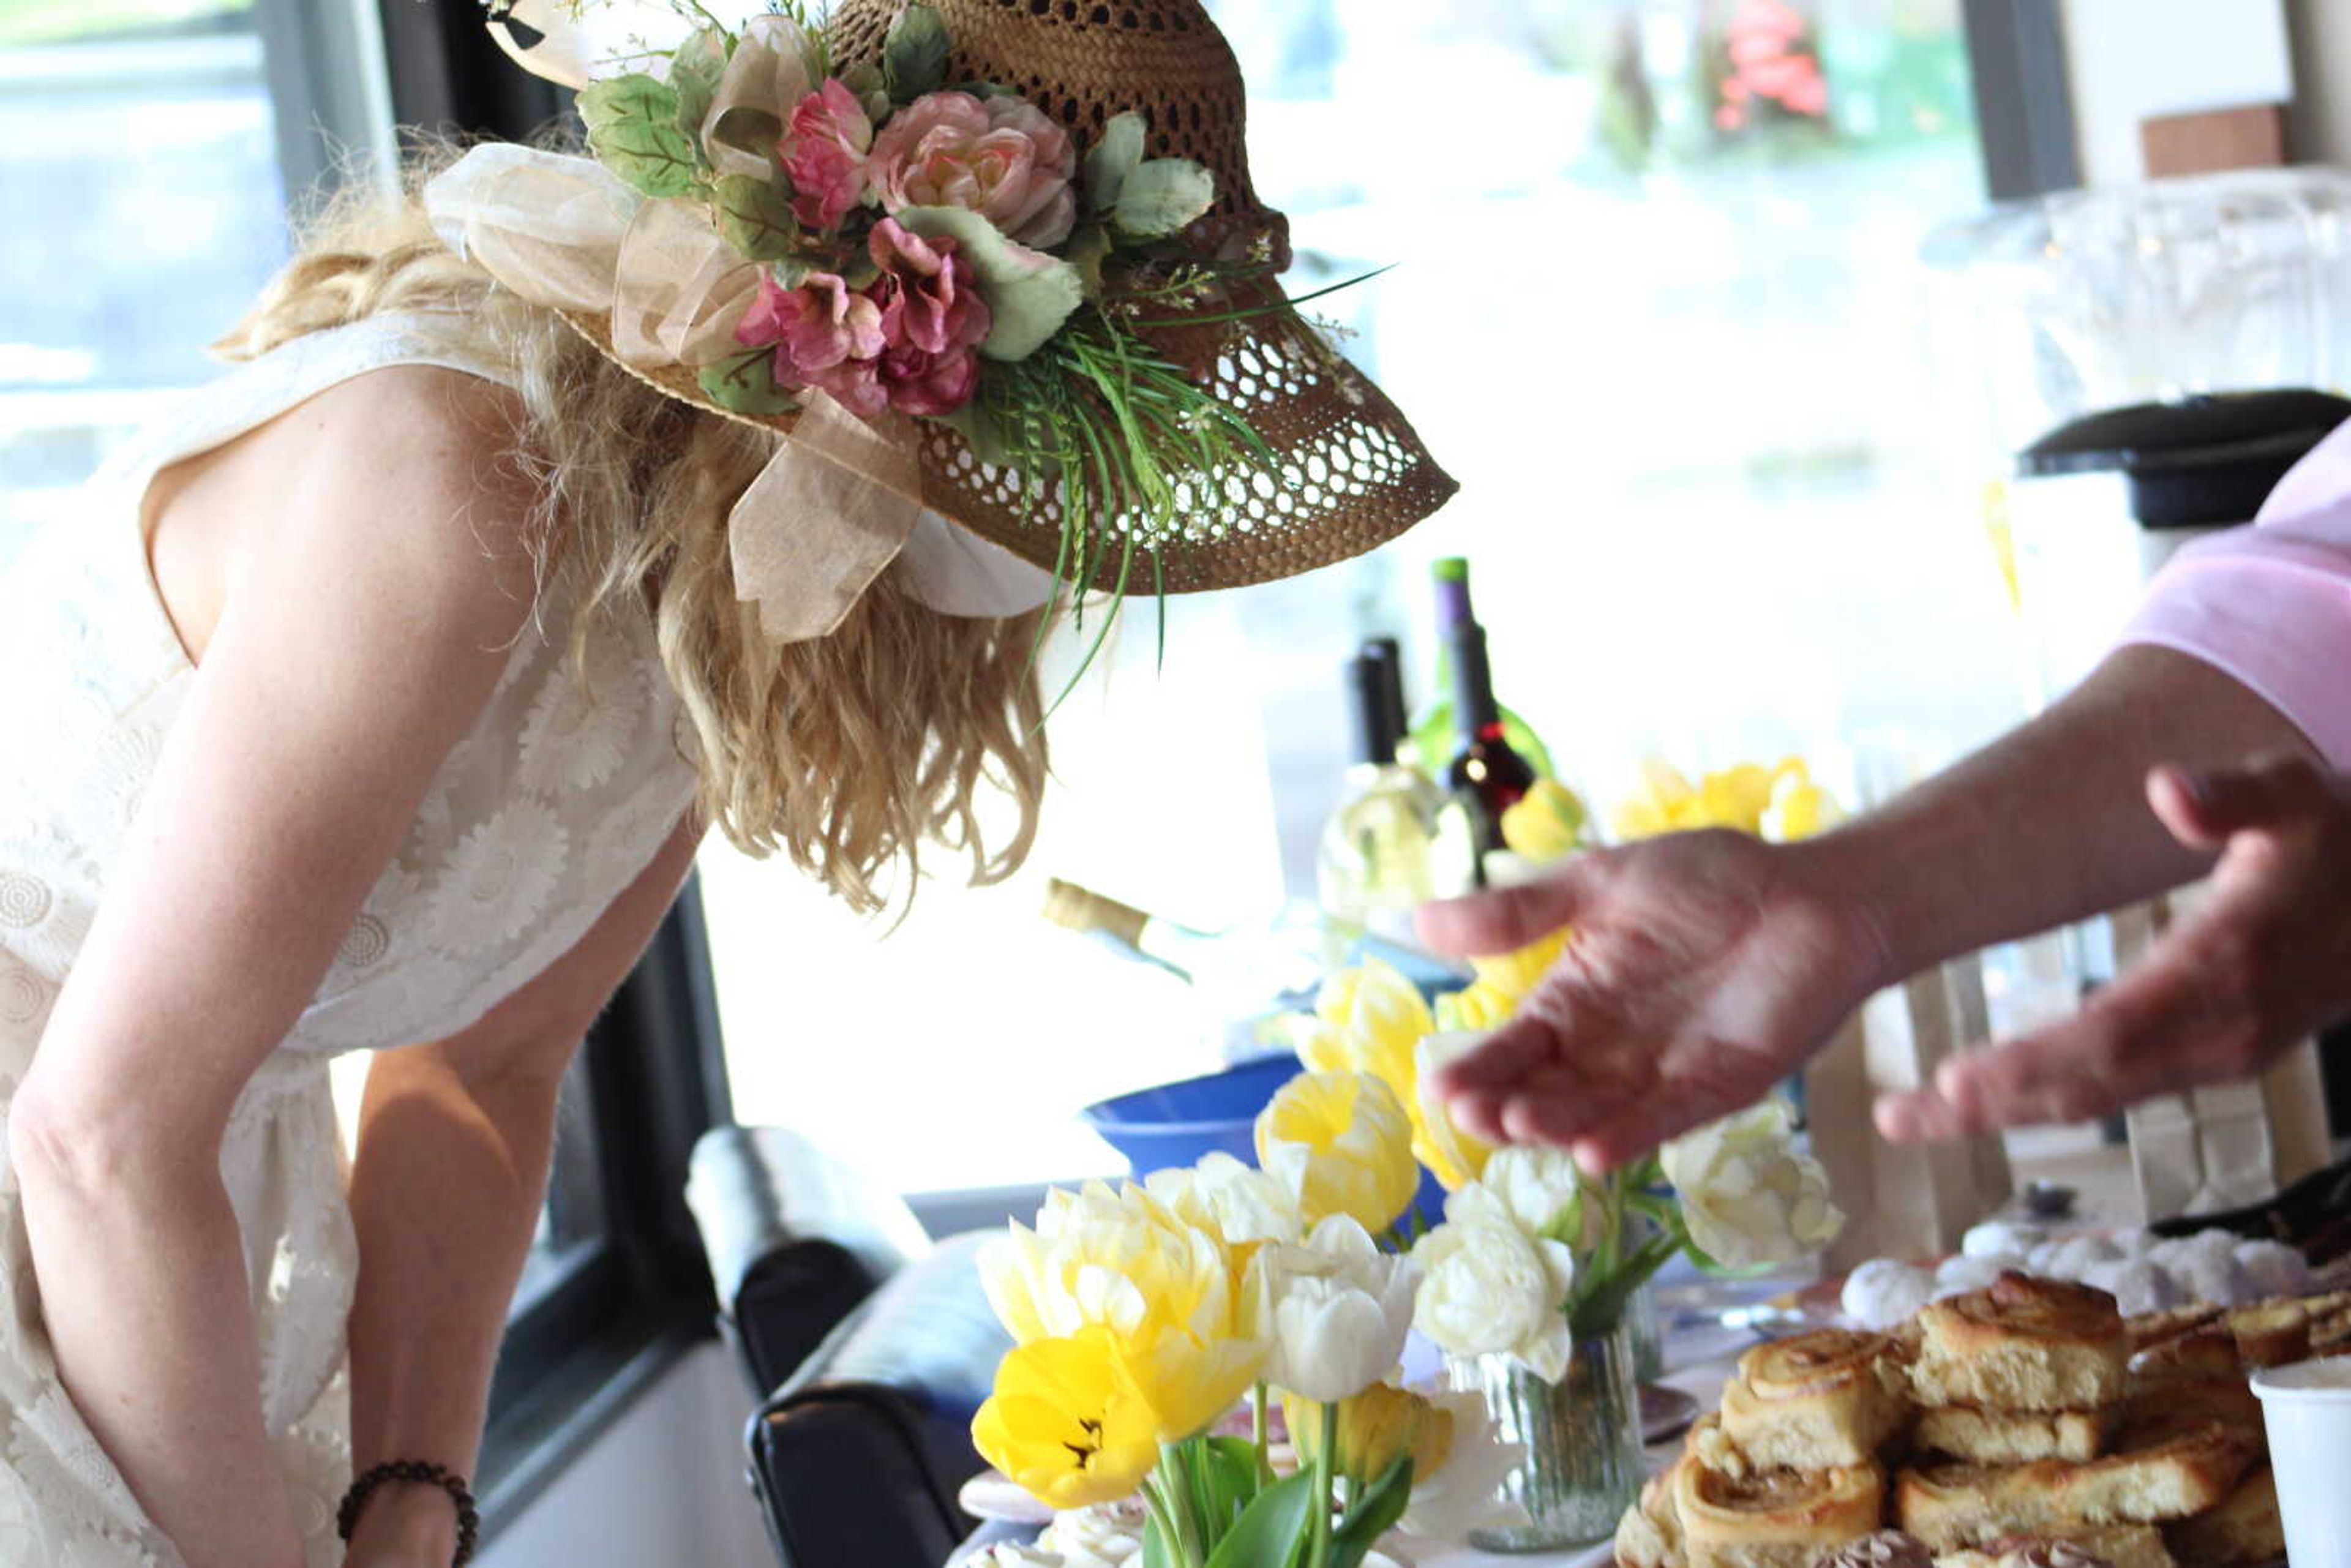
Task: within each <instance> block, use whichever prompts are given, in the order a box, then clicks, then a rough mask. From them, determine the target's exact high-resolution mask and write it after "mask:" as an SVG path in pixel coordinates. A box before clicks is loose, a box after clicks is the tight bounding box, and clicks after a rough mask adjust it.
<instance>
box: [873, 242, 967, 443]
mask: <svg viewBox="0 0 2351 1568" xmlns="http://www.w3.org/2000/svg"><path fill="white" fill-rule="evenodd" d="M866 249H867V252H868V254H870V255H871V256H872V257H873V265H874V266H876V267H880V268H881V269H882V276H881V277H879V278H878V279H876V280H875V282H874V284H873V287H872V298H873V299H874V300H876V301H878V302H879V303H880V306H881V311H882V315H881V329H882V338H883V343H884V345H885V346H884V347H883V350H882V364H881V381H882V385H883V389H884V390H885V391H886V392H888V394H889V398H890V405H891V406H892V407H893V408H896V409H901V410H903V411H904V412H905V413H914V414H926V415H931V416H934V417H935V416H937V415H940V414H947V413H954V412H955V411H956V410H957V409H959V408H961V407H962V406H963V405H964V404H965V403H967V402H970V401H971V394H972V392H973V391H974V390H975V389H976V388H977V386H978V385H979V358H978V355H977V352H976V351H975V350H977V349H978V347H979V345H980V343H981V341H982V340H985V339H986V338H987V329H988V328H989V327H990V326H991V325H993V319H992V318H991V317H990V316H989V314H988V309H987V300H985V299H982V298H980V297H979V290H978V287H977V278H976V277H974V276H973V273H972V269H971V263H970V262H969V261H967V260H966V259H965V258H964V257H963V256H961V255H960V254H959V253H958V250H957V247H956V242H955V241H954V240H952V239H947V238H945V237H941V238H937V239H925V238H923V237H922V236H921V235H915V234H910V233H908V232H907V231H906V230H905V229H904V228H903V227H901V226H900V225H899V224H898V221H897V220H896V219H895V218H883V220H882V221H881V222H880V223H878V224H875V225H873V233H872V235H871V236H869V238H868V239H867V241H866Z"/></svg>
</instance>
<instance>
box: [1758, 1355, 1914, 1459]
mask: <svg viewBox="0 0 2351 1568" xmlns="http://www.w3.org/2000/svg"><path fill="white" fill-rule="evenodd" d="M1891 1349H1892V1347H1891V1345H1890V1344H1889V1343H1888V1342H1887V1340H1886V1337H1885V1336H1884V1335H1882V1334H1874V1333H1855V1332H1854V1331H1852V1330H1848V1329H1823V1330H1820V1331H1818V1332H1817V1333H1805V1334H1798V1335H1796V1336H1794V1337H1793V1338H1791V1339H1783V1340H1779V1341H1776V1342H1774V1343H1770V1344H1760V1345H1757V1346H1756V1347H1755V1348H1754V1349H1752V1350H1750V1351H1749V1352H1748V1353H1747V1354H1745V1355H1742V1356H1740V1358H1739V1373H1738V1375H1737V1376H1735V1377H1733V1378H1732V1379H1731V1380H1730V1382H1729V1385H1726V1386H1725V1387H1724V1389H1723V1391H1722V1431H1723V1435H1724V1436H1725V1437H1728V1438H1729V1439H1730V1441H1731V1442H1732V1443H1733V1444H1735V1445H1737V1447H1738V1448H1739V1449H1740V1451H1741V1452H1742V1453H1744V1454H1745V1455H1746V1456H1747V1458H1748V1460H1749V1462H1750V1463H1751V1464H1753V1465H1755V1466H1756V1467H1757V1468H1759V1469H1792V1470H1825V1469H1834V1468H1835V1467H1838V1466H1850V1465H1864V1464H1867V1463H1869V1462H1870V1461H1871V1460H1873V1459H1875V1458H1876V1457H1877V1450H1878V1449H1879V1448H1882V1447H1884V1446H1885V1444H1886V1440H1887V1439H1888V1438H1890V1437H1894V1436H1895V1434H1896V1433H1897V1432H1899V1431H1901V1429H1902V1427H1903V1425H1904V1423H1905V1422H1906V1420H1907V1418H1908V1402H1907V1400H1906V1399H1905V1398H1904V1397H1903V1395H1904V1388H1903V1381H1904V1380H1903V1376H1902V1372H1901V1369H1900V1367H1899V1366H1898V1364H1896V1362H1895V1361H1894V1359H1893V1357H1892V1355H1891V1354H1890V1352H1891Z"/></svg>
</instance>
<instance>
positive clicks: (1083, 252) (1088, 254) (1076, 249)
mask: <svg viewBox="0 0 2351 1568" xmlns="http://www.w3.org/2000/svg"><path fill="white" fill-rule="evenodd" d="M1110 252H1111V243H1110V231H1109V230H1108V229H1106V228H1104V227H1102V225H1100V224H1080V225H1078V231H1077V233H1075V234H1073V235H1071V236H1070V243H1069V244H1068V245H1066V246H1062V247H1061V259H1062V260H1064V261H1066V262H1068V263H1069V264H1070V265H1071V267H1076V268H1077V269H1078V281H1079V282H1080V283H1081V284H1082V285H1083V286H1084V287H1085V291H1086V298H1089V299H1099V298H1102V263H1103V262H1105V261H1108V260H1109V259H1110Z"/></svg>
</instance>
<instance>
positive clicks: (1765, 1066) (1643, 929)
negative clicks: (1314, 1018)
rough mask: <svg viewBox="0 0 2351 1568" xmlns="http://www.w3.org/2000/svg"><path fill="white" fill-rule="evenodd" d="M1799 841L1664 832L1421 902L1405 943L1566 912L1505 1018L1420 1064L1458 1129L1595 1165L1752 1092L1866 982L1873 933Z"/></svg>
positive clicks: (1524, 932) (1634, 1151)
mask: <svg viewBox="0 0 2351 1568" xmlns="http://www.w3.org/2000/svg"><path fill="white" fill-rule="evenodd" d="M1816 865H1817V862H1816V861H1815V859H1814V858H1813V856H1811V855H1810V854H1809V853H1808V852H1806V851H1805V849H1804V847H1803V846H1801V845H1798V846H1782V845H1772V844H1766V843H1762V842H1761V841H1757V840H1755V839H1752V838H1750V837H1748V836H1746V835H1745V834H1742V833H1734V832H1728V831H1708V832H1693V833H1675V834H1670V835H1667V836H1666V837H1663V838H1658V839H1652V840H1648V841H1645V842H1642V843H1638V844H1633V845H1630V846H1627V847H1625V848H1622V849H1613V850H1600V851H1595V852H1592V853H1589V854H1583V855H1579V856H1577V857H1575V858H1574V859H1573V860H1570V861H1568V862H1565V863H1563V864H1562V865H1561V866H1560V867H1559V868H1558V869H1556V870H1554V871H1552V872H1551V873H1548V874H1547V875H1546V876H1544V877H1543V878H1542V879H1541V881H1538V882H1533V883H1526V884H1523V885H1521V886H1518V887H1512V888H1507V889H1502V890H1500V891H1497V892H1493V893H1488V894H1478V895H1475V896H1473V897H1469V898H1464V899H1457V900H1454V901H1452V902H1449V903H1445V904H1432V905H1430V906H1428V907H1427V908H1426V909H1424V910H1423V911H1422V912H1421V915H1420V931H1421V936H1422V938H1423V939H1424V940H1425V941H1426V942H1427V943H1428V944H1429V945H1430V946H1434V947H1437V948H1438V949H1439V950H1441V951H1444V952H1448V953H1463V954H1477V955H1483V954H1492V953H1501V952H1507V951H1510V950H1511V949H1513V948H1517V947H1520V946H1524V945H1525V944H1527V943H1529V942H1531V941H1534V940H1535V939H1537V938H1538V937H1541V936H1545V935H1548V934H1549V933H1551V932H1552V931H1555V930H1557V929H1558V928H1559V927H1561V926H1562V925H1573V927H1574V935H1573V936H1572V937H1571V938H1570V940H1569V942H1568V945H1567V947H1566V950H1565V951H1564V952H1563V953H1562V955H1561V956H1560V958H1559V961H1558V962H1557V963H1556V964H1555V965H1553V966H1552V970H1551V973H1550V974H1549V975H1547V976H1545V977H1544V978H1543V980H1542V982H1541V985H1539V986H1538V987H1537V988H1535V990H1534V991H1533V992H1532V993H1531V995H1530V996H1529V997H1528V998H1527V1000H1526V1001H1525V1003H1524V1004H1523V1005H1522V1006H1521V1007H1520V1009H1519V1012H1518V1014H1517V1016H1516V1017H1514V1018H1513V1019H1511V1020H1510V1022H1509V1023H1508V1024H1505V1025H1504V1026H1503V1027H1502V1028H1500V1029H1499V1030H1496V1031H1495V1032H1494V1034H1493V1037H1492V1038H1491V1039H1489V1040H1487V1041H1486V1042H1485V1043H1484V1044H1483V1045H1482V1046H1480V1047H1479V1049H1478V1050H1477V1051H1474V1052H1472V1053H1471V1054H1469V1055H1468V1056H1466V1057H1464V1058H1462V1059H1461V1060H1459V1061H1456V1062H1454V1063H1453V1064H1452V1065H1451V1066H1450V1067H1448V1068H1447V1069H1446V1070H1445V1071H1443V1072H1442V1073H1441V1074H1440V1075H1439V1077H1438V1080H1437V1085H1436V1091H1437V1094H1438V1095H1439V1097H1440V1098H1442V1099H1443V1100H1444V1101H1445V1103H1447V1108H1448V1110H1449V1111H1450V1112H1451V1113H1452V1115H1453V1117H1454V1119H1455V1120H1456V1122H1458V1124H1460V1125H1461V1126H1462V1127H1463V1128H1464V1129H1465V1130H1467V1131H1468V1132H1470V1133H1472V1134H1476V1135H1477V1136H1479V1137H1481V1138H1485V1139H1487V1140H1489V1141H1492V1142H1509V1143H1538V1144H1551V1145H1558V1146H1561V1147H1564V1148H1567V1149H1569V1150H1571V1151H1572V1152H1573V1154H1574V1155H1575V1158H1576V1160H1577V1161H1578V1163H1579V1164H1581V1165H1582V1166H1584V1168H1586V1169H1587V1170H1590V1171H1593V1172H1594V1173H1598V1172H1600V1171H1604V1170H1606V1169H1609V1168H1611V1167H1613V1166H1618V1165H1622V1164H1625V1162H1627V1161H1629V1160H1632V1159H1635V1158H1637V1157H1639V1156H1640V1155H1644V1154H1646V1153H1647V1152H1648V1151H1649V1150H1651V1149H1652V1148H1655V1147H1656V1145H1658V1144H1660V1143H1662V1142H1664V1141H1665V1140H1666V1139H1667V1138H1669V1137H1672V1136H1674V1135H1676V1134H1680V1133H1683V1132H1686V1131H1687V1130H1688V1129H1690V1128H1692V1127H1695V1126H1698V1125H1699V1124H1702V1123H1706V1122H1710V1121H1712V1120H1714V1119H1715V1118H1717V1117H1719V1116H1723V1115H1726V1114H1728V1113H1730V1112H1732V1111H1735V1110H1738V1109H1740V1107H1742V1106H1744V1105H1747V1104H1750V1103H1753V1102H1754V1101H1755V1100H1757V1099H1759V1098H1760V1097H1761V1096H1762V1095H1763V1094H1764V1093H1765V1092H1768V1091H1769V1090H1770V1089H1771V1086H1772V1084H1773V1083H1775V1082H1778V1081H1779V1080H1780V1079H1781V1078H1782V1077H1784V1076H1785V1075H1786V1074H1788V1073H1789V1072H1791V1071H1793V1070H1794V1069H1795V1068H1796V1067H1797V1066H1798V1065H1799V1064H1800V1063H1802V1061H1803V1060H1804V1058H1805V1057H1806V1056H1808V1055H1810V1054H1811V1053H1812V1051H1813V1050H1814V1049H1815V1048H1816V1047H1818V1046H1819V1045H1820V1044H1821V1043H1822V1041H1823V1040H1825V1039H1827V1037H1828V1036H1829V1034H1830V1033H1831V1032H1832V1031H1834V1030H1835V1029H1836V1027H1837V1025H1838V1024H1839V1023H1841V1022H1842V1021H1843V1020H1844V1018H1845V1016H1846V1015H1847V1014H1848V1013H1850V1012H1851V1011H1852V1010H1853V1009H1854V1008H1855V1007H1856V1006H1858V1005H1859V1004H1860V1003H1861V1001H1862V1000H1863V999H1864V998H1865V997H1867V996H1868V994H1869V992H1870V991H1871V990H1872V989H1873V988H1875V986H1876V984H1877V983H1878V982H1879V979H1880V978H1881V977H1880V976H1879V974H1878V970H1879V968H1880V967H1881V966H1882V961H1883V945H1882V943H1881V942H1880V941H1879V940H1878V939H1877V937H1876V934H1875V932H1874V931H1873V930H1872V929H1871V928H1870V926H1869V924H1868V922H1867V920H1866V919H1865V917H1864V916H1863V915H1862V914H1861V913H1860V905H1859V904H1858V903H1857V901H1855V900H1854V899H1851V898H1848V897H1845V896H1844V895H1843V894H1840V893H1839V892H1838V891H1837V890H1836V889H1835V888H1834V887H1833V886H1832V885H1831V884H1830V883H1829V882H1828V881H1827V879H1826V878H1825V877H1824V876H1823V875H1822V874H1820V873H1819V872H1818V871H1817V870H1816Z"/></svg>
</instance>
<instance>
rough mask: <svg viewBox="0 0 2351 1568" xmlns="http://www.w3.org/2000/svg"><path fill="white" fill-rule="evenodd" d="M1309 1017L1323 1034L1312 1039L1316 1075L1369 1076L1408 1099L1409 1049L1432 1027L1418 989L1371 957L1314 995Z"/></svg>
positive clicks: (1397, 1096) (1332, 979)
mask: <svg viewBox="0 0 2351 1568" xmlns="http://www.w3.org/2000/svg"><path fill="white" fill-rule="evenodd" d="M1314 1015H1315V1017H1316V1018H1317V1019H1319V1020H1320V1021H1321V1022H1322V1026H1323V1030H1327V1031H1329V1033H1328V1034H1327V1035H1324V1036H1322V1038H1319V1039H1317V1040H1315V1041H1314V1051H1315V1054H1316V1056H1317V1057H1319V1058H1320V1059H1321V1060H1320V1061H1308V1063H1307V1065H1308V1066H1310V1067H1311V1068H1313V1069H1314V1070H1315V1071H1318V1072H1368V1073H1370V1074H1371V1075H1372V1076H1373V1077H1374V1078H1377V1079H1378V1080H1379V1081H1380V1082H1383V1083H1384V1084H1386V1085H1387V1086H1388V1088H1389V1089H1390V1090H1391V1091H1393V1092H1395V1097H1396V1098H1397V1099H1398V1100H1400V1101H1405V1102H1406V1103H1409V1102H1410V1101H1411V1098H1412V1048H1413V1047H1414V1046H1415V1045H1416V1044H1417V1043H1418V1042H1419V1040H1420V1037H1421V1036H1423V1035H1425V1034H1426V1033H1428V1032H1429V1031H1430V1030H1434V1029H1435V1028H1436V1027H1437V1020H1436V1019H1433V1018H1431V1017H1430V1016H1429V1011H1428V1004H1427V1003H1426V1001H1424V1000H1422V999H1421V995H1420V988H1419V987H1417V986H1416V985H1414V984H1413V983H1412V982H1411V981H1410V980H1407V979H1405V977H1404V976H1403V975H1402V974H1400V973H1398V972H1397V971H1396V970H1395V968H1393V967H1390V966H1388V965H1386V964H1383V963H1381V962H1380V961H1379V960H1378V959H1376V958H1374V959H1372V960H1370V961H1369V962H1367V963H1365V964H1364V965H1363V966H1362V967H1360V968H1354V969H1342V970H1341V971H1339V972H1338V973H1337V974H1335V975H1332V977H1330V978H1329V979H1327V980H1325V981H1323V982H1322V989H1321V990H1320V991H1318V992H1317V993H1315V997H1314ZM1299 1054H1300V1056H1301V1058H1304V1057H1305V1056H1306V1051H1305V1050H1304V1049H1303V1048H1301V1051H1300V1052H1299Z"/></svg>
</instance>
